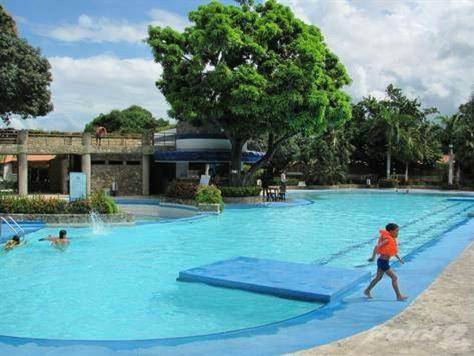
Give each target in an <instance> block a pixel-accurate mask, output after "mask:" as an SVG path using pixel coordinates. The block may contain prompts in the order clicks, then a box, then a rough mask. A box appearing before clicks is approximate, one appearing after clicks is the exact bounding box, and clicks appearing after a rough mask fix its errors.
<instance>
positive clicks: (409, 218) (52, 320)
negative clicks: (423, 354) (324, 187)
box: [0, 192, 473, 340]
mask: <svg viewBox="0 0 474 356" xmlns="http://www.w3.org/2000/svg"><path fill="white" fill-rule="evenodd" d="M291 197H292V198H301V199H308V200H311V201H312V202H313V204H309V205H304V206H295V207H287V208H262V207H255V208H244V209H237V208H227V209H226V210H225V212H224V214H222V215H220V216H207V217H204V218H201V219H194V220H187V221H175V222H168V223H155V224H144V225H138V226H133V227H116V228H108V229H107V230H106V231H105V232H102V233H100V234H95V233H93V232H92V231H91V230H90V229H79V228H76V229H73V228H70V229H68V234H69V236H70V237H71V245H70V246H69V248H68V249H67V250H66V251H59V250H56V249H54V248H52V247H50V246H49V244H48V243H47V242H39V241H38V238H40V237H44V236H45V235H48V234H52V233H56V232H57V230H58V229H53V230H52V229H42V230H39V231H37V232H35V233H32V234H30V235H28V237H27V241H28V243H27V244H26V245H25V246H23V247H20V248H17V249H16V250H14V251H11V252H9V253H6V254H2V255H0V264H1V267H0V300H1V303H0V335H10V336H20V337H33V338H53V339H81V340H132V339H135V340H137V339H151V338H164V337H178V336H189V335H198V334H208V333H215V332H223V331H228V330H235V329H240V328H246V327H252V326H258V325H262V324H267V323H271V322H275V321H279V320H283V319H287V318H291V317H294V316H297V315H300V314H303V313H305V312H309V311H311V310H314V309H316V308H318V307H320V304H316V303H306V302H298V301H293V300H285V299H280V298H275V297H271V296H264V295H259V294H254V293H248V292H243V291H238V290H231V289H223V288H217V287H210V286H206V285H200V284H195V283H183V282H177V281H176V277H177V276H178V273H179V271H181V270H184V269H188V268H192V267H197V266H200V265H203V264H207V263H212V262H215V261H219V260H223V259H228V258H232V257H235V256H250V257H262V258H272V259H277V260H283V261H293V262H304V263H318V264H327V265H330V266H340V267H348V268H362V269H368V270H373V269H374V265H373V264H367V263H366V260H367V258H368V257H369V255H370V253H371V251H372V248H373V245H374V243H375V241H376V236H377V231H378V229H380V228H382V227H383V226H384V225H385V224H386V223H388V222H396V223H397V224H399V225H400V226H401V230H400V235H399V237H400V252H401V255H405V254H407V253H409V252H410V251H412V250H414V249H415V248H417V247H418V246H420V245H422V244H423V243H425V242H427V241H429V240H430V239H432V238H434V237H436V236H437V235H439V234H440V233H442V232H443V231H445V230H446V229H448V228H449V227H450V226H453V225H454V224H456V223H457V222H459V221H461V220H463V219H465V216H466V211H467V210H468V209H469V208H470V207H472V206H473V203H472V202H469V201H466V202H459V201H458V202H453V201H447V200H446V196H440V195H418V194H416V195H415V194H393V193H368V192H297V193H292V194H291ZM387 283H388V282H387ZM402 283H403V282H402Z"/></svg>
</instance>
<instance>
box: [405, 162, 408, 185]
mask: <svg viewBox="0 0 474 356" xmlns="http://www.w3.org/2000/svg"><path fill="white" fill-rule="evenodd" d="M405 182H408V162H405Z"/></svg>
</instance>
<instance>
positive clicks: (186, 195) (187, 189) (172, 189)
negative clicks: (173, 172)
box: [166, 181, 198, 199]
mask: <svg viewBox="0 0 474 356" xmlns="http://www.w3.org/2000/svg"><path fill="white" fill-rule="evenodd" d="M197 189H198V185H197V184H196V183H190V182H177V181H173V182H171V183H170V185H169V186H168V188H167V190H166V196H168V197H171V198H179V199H194V197H195V196H196V193H197Z"/></svg>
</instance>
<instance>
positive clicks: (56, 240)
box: [38, 230, 69, 247]
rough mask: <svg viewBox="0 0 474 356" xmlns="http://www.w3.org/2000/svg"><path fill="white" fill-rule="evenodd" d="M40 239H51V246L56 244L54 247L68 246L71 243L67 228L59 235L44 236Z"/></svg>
mask: <svg viewBox="0 0 474 356" xmlns="http://www.w3.org/2000/svg"><path fill="white" fill-rule="evenodd" d="M38 241H50V242H51V246H54V247H66V246H67V245H69V239H68V238H67V231H66V230H61V231H59V237H55V236H51V235H50V236H48V237H43V238H42V239H39V240H38Z"/></svg>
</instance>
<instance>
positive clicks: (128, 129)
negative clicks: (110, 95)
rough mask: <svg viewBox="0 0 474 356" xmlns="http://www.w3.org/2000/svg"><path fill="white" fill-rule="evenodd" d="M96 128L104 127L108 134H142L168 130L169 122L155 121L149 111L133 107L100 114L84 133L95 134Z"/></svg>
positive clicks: (87, 126)
mask: <svg viewBox="0 0 474 356" xmlns="http://www.w3.org/2000/svg"><path fill="white" fill-rule="evenodd" d="M95 126H102V127H105V128H106V129H107V132H117V133H142V132H144V131H146V130H152V129H157V128H166V127H169V126H170V123H169V121H167V120H164V119H162V118H160V119H155V118H154V117H153V114H152V113H151V112H149V111H148V110H146V109H144V108H142V107H140V106H138V105H132V106H130V107H128V108H127V109H124V110H112V111H111V112H109V113H107V114H100V115H99V116H97V117H96V118H95V119H94V120H92V121H91V122H89V123H88V124H87V125H86V127H85V129H84V131H85V132H95Z"/></svg>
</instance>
